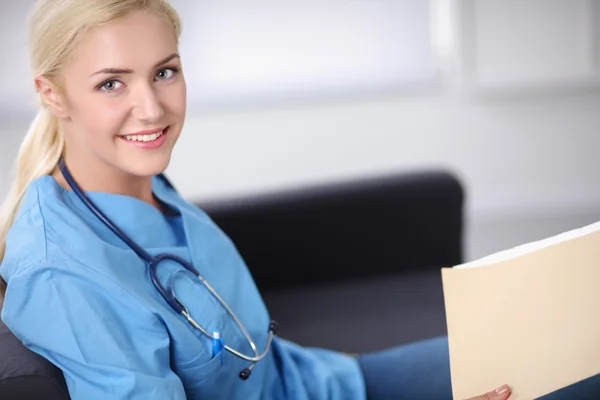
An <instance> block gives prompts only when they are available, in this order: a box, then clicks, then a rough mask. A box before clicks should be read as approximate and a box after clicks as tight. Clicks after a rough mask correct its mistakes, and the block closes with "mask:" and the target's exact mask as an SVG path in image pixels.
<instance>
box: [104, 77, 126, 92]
mask: <svg viewBox="0 0 600 400" xmlns="http://www.w3.org/2000/svg"><path fill="white" fill-rule="evenodd" d="M120 85H123V84H122V83H121V82H119V81H117V80H111V81H106V82H104V83H103V84H102V85H100V88H99V89H100V90H102V91H104V92H114V91H115V90H117V89H119V88H120V87H121V86H120Z"/></svg>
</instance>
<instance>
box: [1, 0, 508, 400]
mask: <svg viewBox="0 0 600 400" xmlns="http://www.w3.org/2000/svg"><path fill="white" fill-rule="evenodd" d="M180 30H181V27H180V20H179V18H178V16H177V14H176V12H175V11H174V10H173V9H172V8H171V7H170V6H169V5H168V4H167V3H166V2H165V1H162V0H42V1H38V2H37V4H36V6H35V8H34V9H33V12H32V15H31V21H30V44H29V45H30V57H31V63H32V67H33V72H34V81H35V87H36V90H37V93H38V94H39V97H40V100H41V109H40V111H39V114H38V115H37V117H36V119H35V121H34V123H33V124H32V126H31V129H30V131H29V133H28V134H27V137H26V138H25V140H24V142H23V145H22V148H21V150H20V153H19V156H18V162H17V167H18V170H17V177H16V180H15V183H14V185H13V187H12V189H11V193H10V195H9V197H8V200H7V202H6V203H5V206H4V208H3V214H2V218H1V219H0V244H1V248H0V260H2V264H1V267H0V274H1V275H2V278H3V279H4V281H6V283H7V287H6V295H5V299H4V300H5V301H4V307H3V311H2V319H3V320H4V322H5V323H6V325H7V326H8V327H9V328H10V329H11V330H12V331H13V333H14V334H15V335H16V336H17V337H18V338H19V339H21V340H22V341H23V343H24V344H25V345H26V346H27V347H29V348H30V349H31V350H33V351H35V352H37V353H39V354H41V355H42V356H44V357H45V358H47V359H48V360H50V361H51V362H52V363H54V364H55V365H57V366H58V367H59V368H60V369H61V370H62V371H63V373H64V375H65V378H66V382H67V385H68V388H69V393H70V396H71V397H72V398H73V399H85V400H92V399H144V400H147V399H185V398H187V399H220V398H223V399H364V398H369V399H374V400H377V399H384V398H394V399H403V398H406V399H417V398H424V399H444V398H451V389H450V375H449V367H448V359H447V344H446V342H445V340H444V339H438V340H434V341H429V342H424V343H421V344H416V345H411V346H406V347H402V348H398V349H393V350H390V351H388V352H382V353H377V354H368V355H361V356H359V357H357V358H354V357H350V356H348V355H344V354H339V353H335V352H332V351H327V350H324V349H307V348H302V347H300V346H298V345H296V344H294V343H290V342H288V341H286V340H283V339H281V338H278V337H274V338H273V340H272V342H270V341H269V333H268V332H267V331H268V328H267V327H269V326H270V324H269V315H268V312H267V310H266V308H265V306H264V304H263V302H262V300H261V297H260V294H259V293H258V291H257V289H256V287H255V285H254V283H253V281H252V278H251V276H250V274H249V272H248V270H247V268H246V266H245V265H244V262H243V260H242V258H241V257H240V255H239V254H238V253H237V252H236V249H235V247H234V245H233V244H232V243H231V242H230V241H229V239H228V238H227V237H226V236H225V235H224V234H223V233H222V232H221V231H220V230H219V228H218V227H217V226H215V225H214V224H213V222H212V221H211V220H210V219H209V218H208V216H207V215H205V214H204V213H203V212H202V211H201V210H199V209H197V208H196V207H194V206H192V205H191V204H189V203H187V202H185V201H184V200H183V199H182V198H181V197H179V196H178V195H177V194H176V193H175V192H174V191H173V190H172V189H171V188H170V186H169V185H168V184H167V182H165V181H163V180H162V179H160V178H159V176H158V175H159V174H160V173H161V172H162V171H164V170H165V169H166V167H167V165H168V164H169V160H170V157H171V152H172V150H173V147H174V146H175V144H176V142H177V139H178V137H179V134H180V132H181V129H182V126H183V123H184V118H185V113H186V86H185V80H184V75H183V72H182V62H181V60H180V57H179V55H178V38H179V34H180ZM77 187H80V188H81V191H82V192H84V193H85V194H86V195H87V196H88V198H89V199H90V200H91V201H92V202H93V204H94V205H95V206H96V207H97V208H98V209H100V210H101V211H102V212H103V213H104V214H105V215H106V217H107V218H108V219H110V221H113V222H114V223H115V224H116V225H118V227H119V228H120V229H121V230H122V231H123V233H125V234H126V235H128V237H130V238H131V239H132V240H133V241H134V242H135V243H137V244H138V245H139V246H141V247H142V248H143V250H144V251H146V252H148V253H150V254H151V255H152V256H154V255H157V254H159V253H169V254H174V255H176V256H178V257H181V258H182V259H184V260H186V261H188V262H190V263H191V264H192V265H193V266H194V267H195V268H197V269H198V270H200V272H201V273H202V275H203V276H204V277H205V278H206V280H207V281H208V282H210V284H211V285H212V287H214V289H215V290H216V292H217V293H218V294H219V295H220V296H221V297H222V298H223V300H225V302H226V303H227V304H228V305H229V306H230V307H231V308H232V310H233V311H234V313H235V315H236V316H237V317H238V318H239V320H240V323H241V325H242V326H244V327H245V328H246V329H247V331H248V332H247V333H248V334H249V337H250V338H251V339H252V340H253V342H255V343H256V347H257V353H258V354H259V356H260V353H262V352H263V349H265V348H266V349H267V350H268V351H267V352H266V355H265V356H264V358H262V359H261V360H260V361H258V362H257V363H256V364H255V365H253V364H252V363H251V362H249V361H247V360H243V359H241V358H240V357H237V356H235V355H233V354H231V353H230V352H229V351H224V350H223V349H222V347H221V346H222V345H223V343H224V344H225V345H229V346H231V347H232V348H234V349H237V350H239V351H240V352H241V353H243V354H245V355H249V356H250V357H252V356H255V355H256V354H257V353H255V352H254V351H253V349H252V348H251V347H250V345H249V342H248V341H247V340H246V339H245V337H244V335H243V334H242V333H240V330H239V326H238V324H237V323H236V321H235V320H234V319H233V318H232V317H231V315H230V314H228V313H227V312H226V311H225V310H224V309H223V308H222V307H221V306H220V304H219V302H218V300H216V299H215V297H213V296H212V295H211V294H210V292H209V291H208V290H207V289H206V288H205V287H204V286H203V285H202V284H201V283H200V282H199V281H197V280H194V279H188V277H189V275H185V274H182V273H180V272H181V271H182V267H181V266H180V265H179V264H177V263H175V262H172V261H165V262H164V263H161V264H160V266H159V267H158V268H157V269H156V274H157V276H156V279H157V281H158V282H159V283H161V284H162V285H163V286H164V287H166V288H168V287H169V284H172V285H173V289H174V291H175V293H176V294H177V298H178V300H179V301H180V302H181V303H182V304H184V305H186V306H187V307H188V310H189V317H190V318H192V319H193V320H194V321H197V322H198V324H199V325H200V327H203V328H205V329H206V331H207V332H208V333H209V335H210V334H215V333H216V332H219V333H220V334H221V335H222V336H221V339H218V338H216V339H215V340H213V339H212V338H211V337H208V336H206V335H204V334H203V333H202V332H200V331H199V330H198V329H196V327H194V326H192V324H191V323H190V322H189V321H188V319H187V318H186V316H184V315H182V314H181V313H177V312H175V310H174V309H173V308H172V307H171V305H173V304H170V303H169V302H168V301H167V300H165V298H164V297H163V296H161V295H160V293H159V292H158V291H157V290H156V289H155V286H154V283H153V281H152V279H151V277H150V274H149V272H148V271H149V268H148V265H147V263H146V262H145V261H144V260H143V259H142V258H141V257H140V256H139V255H138V254H136V253H135V252H134V251H133V250H132V249H131V247H130V245H129V244H127V243H126V242H124V241H123V240H122V239H121V238H120V237H119V236H118V235H117V234H115V232H114V231H112V230H111V229H110V228H109V227H107V225H106V224H105V223H104V222H103V221H102V220H101V219H100V218H99V217H98V216H97V215H95V214H94V212H93V210H92V209H91V208H88V206H87V205H86V203H85V202H84V201H83V200H82V197H80V195H78V192H77V190H76V188H77ZM175 271H179V272H178V273H177V274H175ZM186 276H187V277H186ZM169 293H170V291H169V290H168V289H167V299H168V295H169ZM171 303H173V302H171ZM174 305H175V306H176V307H177V303H175V304H174ZM215 336H216V335H215ZM269 344H270V346H269ZM213 345H216V349H213ZM259 358H260V357H259ZM251 365H252V366H253V367H252V368H249V367H250V366H251ZM240 373H241V374H242V375H244V376H243V377H244V378H247V379H245V380H244V379H240ZM248 375H250V376H248ZM509 395H510V390H509V389H508V387H505V386H503V387H502V388H500V389H499V390H498V391H497V392H495V391H492V392H490V393H488V394H486V395H485V396H486V397H484V396H481V398H482V399H483V398H486V399H506V398H508V396H509Z"/></svg>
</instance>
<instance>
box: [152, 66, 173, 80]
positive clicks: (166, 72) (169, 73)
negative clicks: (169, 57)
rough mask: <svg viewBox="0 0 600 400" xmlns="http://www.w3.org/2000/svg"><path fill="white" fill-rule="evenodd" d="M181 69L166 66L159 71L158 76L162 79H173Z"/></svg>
mask: <svg viewBox="0 0 600 400" xmlns="http://www.w3.org/2000/svg"><path fill="white" fill-rule="evenodd" d="M178 71H179V70H178V69H177V68H165V69H161V70H160V71H158V73H157V74H156V78H157V79H158V80H161V81H165V80H168V79H171V78H172V77H173V76H175V74H176V73H177V72H178Z"/></svg>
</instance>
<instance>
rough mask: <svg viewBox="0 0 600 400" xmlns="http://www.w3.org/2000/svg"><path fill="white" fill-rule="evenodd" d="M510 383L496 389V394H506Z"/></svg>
mask: <svg viewBox="0 0 600 400" xmlns="http://www.w3.org/2000/svg"><path fill="white" fill-rule="evenodd" d="M508 389H509V388H508V385H502V386H500V387H499V388H498V389H496V390H494V392H495V393H496V394H504V393H506V392H507V391H508Z"/></svg>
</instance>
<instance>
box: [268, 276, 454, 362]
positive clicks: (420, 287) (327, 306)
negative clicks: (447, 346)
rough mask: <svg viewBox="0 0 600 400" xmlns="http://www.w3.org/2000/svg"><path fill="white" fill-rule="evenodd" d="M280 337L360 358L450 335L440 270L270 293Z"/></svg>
mask: <svg viewBox="0 0 600 400" xmlns="http://www.w3.org/2000/svg"><path fill="white" fill-rule="evenodd" d="M264 299H265V302H266V304H267V307H268V308H269V312H270V313H271V316H272V317H273V318H274V319H275V320H276V321H277V322H278V323H279V332H278V333H279V335H280V336H282V337H284V338H286V339H289V340H292V341H294V342H297V343H299V344H301V345H304V346H316V347H324V348H328V349H333V350H338V351H343V352H348V353H360V352H368V351H376V350H379V349H384V348H387V347H392V346H397V345H400V344H404V343H409V342H412V341H417V340H421V339H426V338H430V337H435V336H439V335H445V334H446V314H445V308H444V297H443V290H442V281H441V272H440V270H439V269H437V268H435V269H434V268H431V269H423V270H420V271H410V272H409V271H407V272H403V273H398V274H395V275H389V276H386V277H376V278H371V279H358V280H355V281H347V282H339V283H328V284H322V285H313V286H307V287H300V288H295V289H285V290H283V289H282V290H280V291H270V292H268V293H266V294H265V296H264Z"/></svg>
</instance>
